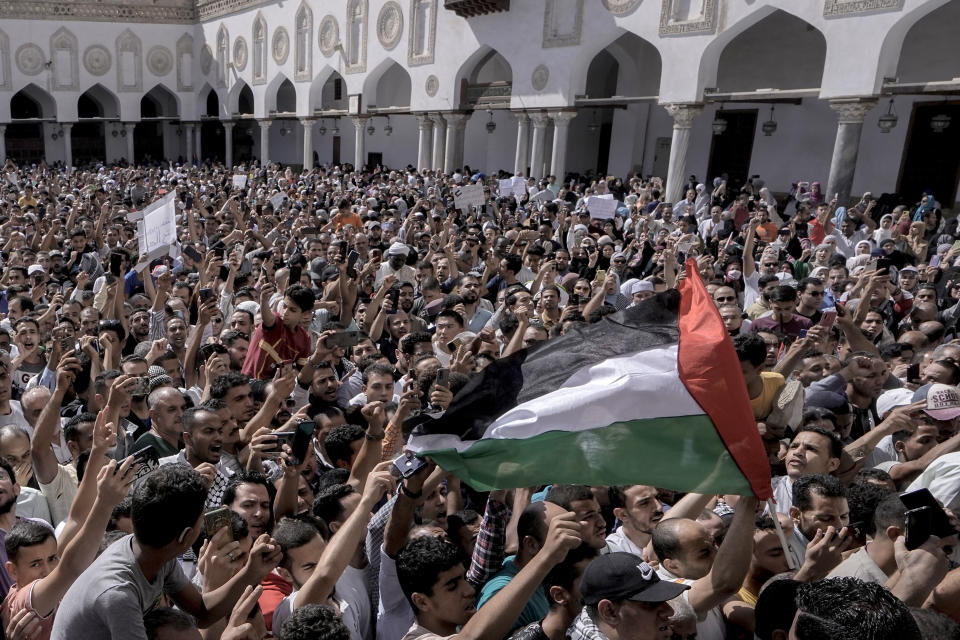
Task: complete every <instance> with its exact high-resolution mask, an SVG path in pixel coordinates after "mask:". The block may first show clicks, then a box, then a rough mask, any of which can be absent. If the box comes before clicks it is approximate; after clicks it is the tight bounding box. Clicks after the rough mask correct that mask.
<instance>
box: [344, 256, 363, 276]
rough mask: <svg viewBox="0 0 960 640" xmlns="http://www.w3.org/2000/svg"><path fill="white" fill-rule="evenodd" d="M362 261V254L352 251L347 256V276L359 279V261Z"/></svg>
mask: <svg viewBox="0 0 960 640" xmlns="http://www.w3.org/2000/svg"><path fill="white" fill-rule="evenodd" d="M359 259H360V254H359V253H357V252H356V251H351V252H350V253H348V254H347V275H348V276H350V277H351V278H356V277H357V269H356V267H357V260H359Z"/></svg>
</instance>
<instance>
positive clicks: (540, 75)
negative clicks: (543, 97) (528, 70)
mask: <svg viewBox="0 0 960 640" xmlns="http://www.w3.org/2000/svg"><path fill="white" fill-rule="evenodd" d="M549 79H550V69H548V68H547V67H546V65H542V64H541V65H537V68H536V69H534V70H533V75H532V76H530V84H531V85H533V88H534V89H536V90H537V91H543V90H544V88H545V87H546V86H547V80H549Z"/></svg>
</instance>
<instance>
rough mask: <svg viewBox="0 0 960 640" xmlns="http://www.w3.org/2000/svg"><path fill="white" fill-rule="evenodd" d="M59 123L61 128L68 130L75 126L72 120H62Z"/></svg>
mask: <svg viewBox="0 0 960 640" xmlns="http://www.w3.org/2000/svg"><path fill="white" fill-rule="evenodd" d="M59 124H60V128H61V129H66V130H67V131H70V129H72V128H73V123H72V122H60V123H59Z"/></svg>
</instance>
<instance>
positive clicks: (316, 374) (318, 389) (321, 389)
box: [309, 360, 340, 411]
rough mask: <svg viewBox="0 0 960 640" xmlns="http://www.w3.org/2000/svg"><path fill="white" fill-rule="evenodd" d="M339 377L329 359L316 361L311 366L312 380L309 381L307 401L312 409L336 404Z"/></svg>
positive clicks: (315, 409)
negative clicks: (315, 364) (314, 364)
mask: <svg viewBox="0 0 960 640" xmlns="http://www.w3.org/2000/svg"><path fill="white" fill-rule="evenodd" d="M339 390H340V379H339V378H337V372H336V371H335V370H334V368H333V364H332V363H331V362H330V361H329V360H324V361H322V362H318V363H317V366H315V367H314V368H313V380H312V381H311V382H310V396H309V402H310V406H311V408H313V410H314V411H319V410H320V409H323V408H325V407H335V406H338V405H337V393H338V391H339Z"/></svg>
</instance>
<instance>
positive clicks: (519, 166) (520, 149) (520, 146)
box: [513, 111, 530, 175]
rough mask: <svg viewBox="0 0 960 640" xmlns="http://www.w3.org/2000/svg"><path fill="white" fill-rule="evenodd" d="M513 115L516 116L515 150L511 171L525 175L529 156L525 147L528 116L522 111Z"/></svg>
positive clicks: (528, 131)
mask: <svg viewBox="0 0 960 640" xmlns="http://www.w3.org/2000/svg"><path fill="white" fill-rule="evenodd" d="M513 115H514V116H515V117H516V118H517V152H516V155H515V156H514V160H513V172H514V173H515V174H516V175H527V160H528V158H529V157H530V152H529V149H528V148H527V138H528V137H529V136H530V118H529V117H528V116H527V114H526V112H524V111H521V112H520V113H515V114H513Z"/></svg>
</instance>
